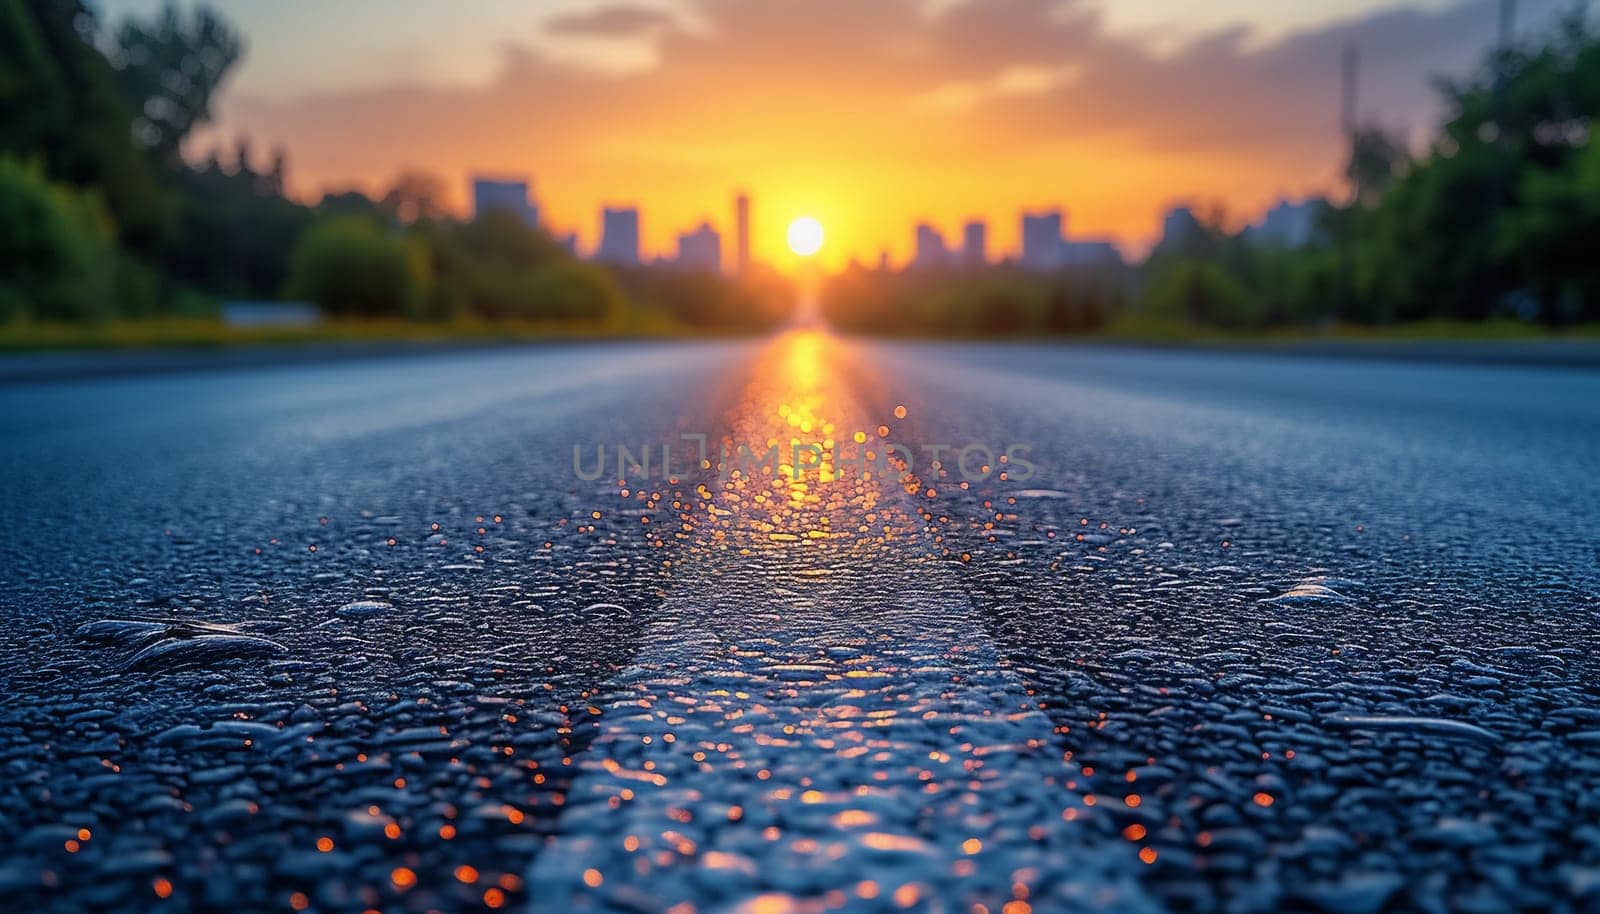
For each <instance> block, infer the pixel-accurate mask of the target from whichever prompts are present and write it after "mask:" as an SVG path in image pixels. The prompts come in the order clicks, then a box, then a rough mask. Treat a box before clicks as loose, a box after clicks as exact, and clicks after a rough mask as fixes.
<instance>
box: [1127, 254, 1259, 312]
mask: <svg viewBox="0 0 1600 914" xmlns="http://www.w3.org/2000/svg"><path fill="white" fill-rule="evenodd" d="M1142 305H1143V307H1144V310H1145V311H1146V312H1147V313H1149V314H1150V315H1151V316H1152V317H1158V318H1166V319H1180V320H1186V321H1189V322H1191V323H1195V324H1210V325H1215V326H1219V327H1250V326H1255V325H1258V324H1260V323H1261V322H1262V321H1263V319H1264V318H1265V315H1266V308H1265V306H1264V305H1263V303H1262V300H1261V298H1260V296H1258V295H1255V294H1253V293H1252V292H1251V291H1250V290H1249V289H1246V288H1245V286H1244V284H1243V283H1241V282H1239V281H1238V280H1237V279H1235V278H1234V277H1233V275H1232V274H1230V273H1229V272H1228V271H1227V270H1226V269H1224V268H1223V267H1222V265H1221V264H1218V263H1215V262H1212V261H1206V260H1180V261H1178V262H1176V263H1174V264H1172V265H1171V266H1170V267H1169V268H1168V269H1166V270H1164V271H1163V272H1162V273H1161V274H1160V275H1159V276H1157V277H1156V278H1155V279H1154V281H1152V282H1148V283H1147V284H1146V286H1145V290H1144V298H1143V301H1142Z"/></svg>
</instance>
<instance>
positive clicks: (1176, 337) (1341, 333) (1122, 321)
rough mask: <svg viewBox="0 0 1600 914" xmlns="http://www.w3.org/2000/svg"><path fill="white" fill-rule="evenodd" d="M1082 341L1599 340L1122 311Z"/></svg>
mask: <svg viewBox="0 0 1600 914" xmlns="http://www.w3.org/2000/svg"><path fill="white" fill-rule="evenodd" d="M1085 339H1087V340H1095V339H1103V340H1108V341H1115V342H1126V343H1158V344H1163V345H1182V344H1195V345H1207V344H1261V345H1264V346H1271V345H1299V344H1304V343H1316V342H1323V341H1326V342H1357V343H1431V342H1439V343H1455V342H1460V343H1468V342H1502V341H1503V342H1515V341H1540V340H1600V324H1580V325H1576V326H1572V327H1564V328H1561V329H1553V328H1550V327H1546V326H1543V325H1539V324H1529V323H1525V322H1523V321H1517V320H1508V319H1495V320H1486V321H1452V320H1427V321H1414V322H1410V323H1404V324H1384V325H1366V324H1343V323H1328V324H1322V325H1318V326H1314V327H1306V326H1291V327H1269V328H1260V329H1225V328H1219V327H1202V326H1198V325H1195V324H1191V323H1188V322H1187V321H1173V320H1160V319H1152V318H1147V317H1141V316H1138V315H1124V316H1122V317H1118V318H1116V319H1114V320H1112V321H1111V323H1109V324H1107V325H1106V326H1104V327H1102V328H1101V329H1100V330H1098V331H1096V332H1095V333H1093V334H1091V335H1089V336H1088V337H1085Z"/></svg>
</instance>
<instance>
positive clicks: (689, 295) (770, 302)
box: [617, 267, 794, 330]
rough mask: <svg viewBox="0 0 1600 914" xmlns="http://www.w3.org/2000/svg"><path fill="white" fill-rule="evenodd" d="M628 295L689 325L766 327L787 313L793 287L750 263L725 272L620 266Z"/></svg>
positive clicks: (643, 306)
mask: <svg viewBox="0 0 1600 914" xmlns="http://www.w3.org/2000/svg"><path fill="white" fill-rule="evenodd" d="M617 279H618V281H619V282H620V283H621V284H622V288H623V290H624V292H625V293H626V295H627V297H628V299H629V300H630V301H632V302H634V303H636V304H637V306H638V307H639V308H641V309H642V310H644V311H645V312H647V313H655V314H659V315H662V316H664V317H666V318H667V319H669V320H671V321H674V322H676V323H680V324H684V325H687V326H690V327H700V328H708V329H716V330H765V329H768V328H771V327H773V326H776V325H777V323H778V322H779V321H781V320H782V319H783V318H784V317H786V316H787V315H788V312H789V307H790V303H791V302H793V300H794V287H793V286H792V285H791V284H790V283H789V282H788V281H787V280H785V279H783V278H782V277H780V276H779V275H778V274H776V273H774V272H771V271H768V270H762V269H759V268H757V269H753V270H751V271H750V273H748V274H747V275H745V276H742V277H739V278H730V277H727V276H723V275H722V274H720V273H717V272H711V271H704V270H684V269H677V268H673V267H645V268H636V269H632V270H623V271H619V272H618V275H617Z"/></svg>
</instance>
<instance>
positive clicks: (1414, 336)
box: [0, 313, 1600, 353]
mask: <svg viewBox="0 0 1600 914" xmlns="http://www.w3.org/2000/svg"><path fill="white" fill-rule="evenodd" d="M712 335H716V334H714V333H710V332H708V331H706V330H704V329H700V328H693V327H688V326H685V325H683V324H681V323H677V322H675V321H672V320H671V319H669V318H667V317H665V316H662V315H657V314H650V313H645V314H633V315H628V316H626V317H624V318H621V319H618V320H611V321H517V320H510V321H492V320H484V319H481V318H459V319H455V320H450V321H416V320H404V319H398V318H388V319H366V320H352V319H337V320H327V321H320V322H318V323H315V324H308V325H304V326H233V325H229V324H226V323H224V322H222V321H221V320H218V319H215V318H195V317H170V318H146V319H130V320H110V321H101V322H95V323H48V322H34V321H12V322H6V323H0V353H4V352H44V351H51V350H65V351H73V350H76V351H84V350H137V349H219V348H224V347H232V346H296V345H303V344H317V343H337V344H365V343H372V344H381V343H418V344H425V343H485V344H492V343H517V342H536V341H552V340H586V339H684V338H692V337H697V336H712ZM916 335H917V336H921V337H924V338H938V337H939V336H940V334H916ZM997 339H1004V337H999V338H997ZM1073 339H1076V340H1080V341H1082V342H1088V343H1092V342H1095V341H1106V342H1116V343H1148V344H1156V345H1196V346H1205V345H1241V344H1242V345H1262V346H1273V345H1298V344H1305V343H1317V342H1360V343H1391V342H1392V343H1418V342H1499V341H1505V342H1514V341H1530V342H1532V341H1542V340H1600V324H1584V325H1580V326H1576V327H1568V328H1563V329H1561V330H1553V329H1550V328H1548V327H1542V326H1538V325H1530V324H1526V323H1523V322H1520V321H1513V320H1491V321H1482V322H1471V323H1469V322H1465V321H1443V320H1435V321H1421V322H1417V323H1408V324H1393V325H1387V326H1362V325H1355V324H1328V325H1323V326H1317V327H1279V328H1268V329H1259V330H1229V329H1222V328H1216V327H1200V326H1196V325H1194V324H1190V323H1187V322H1184V321H1169V320H1154V319H1150V318H1146V317H1141V316H1138V315H1124V316H1122V317H1119V318H1117V319H1115V320H1113V321H1112V322H1111V323H1110V324H1108V325H1106V326H1105V327H1102V328H1101V329H1100V330H1098V331H1096V332H1094V333H1091V334H1087V335H1083V336H1077V337H1073Z"/></svg>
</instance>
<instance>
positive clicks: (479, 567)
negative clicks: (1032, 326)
mask: <svg viewBox="0 0 1600 914" xmlns="http://www.w3.org/2000/svg"><path fill="white" fill-rule="evenodd" d="M702 436H703V440H704V442H705V451H704V454H703V456H704V460H703V461H702V460H701V459H700V458H701V457H702V452H701V449H700V447H701V445H700V442H701V440H702ZM741 445H742V446H743V447H744V448H745V450H744V452H743V453H741V452H740V446H741ZM890 445H894V447H891V446H890ZM1597 445H1600V373H1597V372H1594V371H1592V370H1583V369H1577V368H1571V367H1567V368H1562V367H1544V368H1536V367H1528V366H1517V365H1498V366H1495V365H1448V364H1421V363H1404V362H1394V361H1381V360H1367V359H1359V358H1349V359H1341V360H1323V359H1314V358H1304V357H1295V356H1281V355H1280V356H1273V355H1264V354H1222V353H1179V352H1141V351H1134V350H1119V351H1107V350H1094V349H1086V348H1072V347H1049V346H1026V345H1007V346H1002V345H990V346H958V345H943V344H939V345H936V344H897V345H889V344H868V343H861V342H854V341H843V340H839V339H836V338H834V337H830V336H827V335H824V334H820V333H815V332H805V331H796V332H791V333H788V334H786V335H784V336H781V337H779V338H776V339H773V340H763V341H753V342H729V343H702V344H670V345H668V344H619V345H585V346H572V347H534V348H526V349H508V350H498V351H489V352H477V353H473V352H466V353H462V352H455V353H437V354H408V355H401V356H395V357H393V358H388V359H376V360H363V361H353V362H342V363H341V362H335V363H308V364H295V365H280V366H270V365H257V366H247V367H234V368H228V369H219V370H194V371H189V372H184V373H157V374H140V375H137V376H133V375H129V376H119V377H78V378H70V377H55V378H38V379H35V380H31V381H28V380H24V381H20V382H16V383H12V384H9V385H6V386H0V473H3V474H4V475H3V477H0V478H3V480H4V482H3V484H0V510H3V516H4V517H5V518H6V519H7V520H8V522H9V523H8V528H9V529H8V531H7V536H6V537H5V538H4V539H3V540H0V568H3V569H4V572H3V578H0V686H3V687H0V771H3V772H4V773H5V777H4V778H0V849H3V850H4V853H0V890H3V891H5V892H6V893H7V895H8V897H10V898H11V899H13V900H15V901H16V902H17V903H18V904H21V905H23V906H24V908H25V909H28V910H61V911H98V910H103V911H135V910H145V909H148V910H165V911H184V910H228V911H255V910H263V911H267V910H272V911H284V910H295V909H300V910H313V911H365V910H381V911H428V910H441V911H457V910H480V909H493V908H503V909H526V910H533V911H563V912H564V911H584V910H587V911H641V910H643V911H672V912H674V914H684V912H688V911H701V912H712V911H741V912H769V914H772V912H784V911H832V910H848V911H858V910H859V911H875V910H886V911H888V910H913V911H930V912H931V911H949V912H955V911H961V912H967V911H988V912H1001V911H1004V912H1006V914H1020V912H1024V911H1029V910H1032V911H1038V912H1055V911H1069V910H1106V911H1139V910H1152V911H1154V910H1173V911H1275V910H1290V911H1295V910H1316V911H1333V912H1355V914H1359V912H1371V914H1376V912H1379V911H1422V912H1435V911H1448V910H1462V911H1480V910H1481V911H1507V910H1520V909H1527V910H1579V911H1583V910H1596V909H1597V906H1600V827H1596V826H1595V824H1594V823H1595V822H1596V821H1600V789H1597V787H1596V785H1597V784H1600V638H1597V633H1600V596H1597V588H1600V551H1597V544H1600V446H1597ZM619 446H621V447H625V448H626V449H627V454H624V455H620V458H621V461H622V462H621V464H620V465H619V463H618V461H619ZM664 446H665V447H669V448H670V449H671V455H670V457H667V455H665V454H664V453H663V451H662V448H663V447H664ZM599 449H603V450H604V455H605V464H604V465H603V466H597V464H596V459H597V455H598V453H599ZM575 450H576V453H575ZM647 451H648V453H649V465H648V467H646V466H644V465H642V464H643V462H644V461H643V458H644V454H645V453H646V452H647ZM868 452H870V455H868ZM885 454H887V455H888V456H889V458H890V459H887V460H885V459H883V458H882V456H881V455H885ZM936 457H937V458H938V459H939V463H938V464H937V465H935V463H934V459H935V458H936ZM1002 458H1004V459H1002ZM663 462H668V466H669V469H667V470H666V471H665V472H664V471H663ZM796 463H798V464H800V468H799V470H798V471H796V469H795V467H794V464H796Z"/></svg>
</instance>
